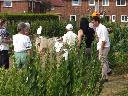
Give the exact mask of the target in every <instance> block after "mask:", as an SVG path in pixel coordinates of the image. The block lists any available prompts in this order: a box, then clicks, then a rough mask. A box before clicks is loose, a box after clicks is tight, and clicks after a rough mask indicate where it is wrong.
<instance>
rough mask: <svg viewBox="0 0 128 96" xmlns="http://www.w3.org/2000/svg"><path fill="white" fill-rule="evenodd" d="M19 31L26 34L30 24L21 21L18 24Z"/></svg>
mask: <svg viewBox="0 0 128 96" xmlns="http://www.w3.org/2000/svg"><path fill="white" fill-rule="evenodd" d="M17 31H18V32H20V33H22V34H25V33H26V32H28V31H29V28H28V26H27V25H26V24H25V23H24V22H20V23H19V24H18V25H17Z"/></svg>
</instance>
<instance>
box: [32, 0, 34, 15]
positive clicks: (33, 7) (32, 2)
mask: <svg viewBox="0 0 128 96" xmlns="http://www.w3.org/2000/svg"><path fill="white" fill-rule="evenodd" d="M33 12H34V0H32V13H33Z"/></svg>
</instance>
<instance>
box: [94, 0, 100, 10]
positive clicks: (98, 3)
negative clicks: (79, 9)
mask: <svg viewBox="0 0 128 96" xmlns="http://www.w3.org/2000/svg"><path fill="white" fill-rule="evenodd" d="M99 5H100V2H99V0H98V1H97V2H96V4H95V12H99Z"/></svg>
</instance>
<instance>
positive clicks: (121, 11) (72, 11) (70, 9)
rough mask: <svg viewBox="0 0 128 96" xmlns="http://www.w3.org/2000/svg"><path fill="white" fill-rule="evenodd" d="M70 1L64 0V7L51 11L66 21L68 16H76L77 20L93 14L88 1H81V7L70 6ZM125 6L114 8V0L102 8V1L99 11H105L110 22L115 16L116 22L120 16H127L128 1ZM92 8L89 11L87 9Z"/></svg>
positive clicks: (119, 19)
mask: <svg viewBox="0 0 128 96" xmlns="http://www.w3.org/2000/svg"><path fill="white" fill-rule="evenodd" d="M71 1H72V0H64V6H63V7H62V6H61V7H55V9H54V10H53V11H52V12H54V13H60V14H61V16H62V18H64V19H68V20H69V18H70V15H76V18H77V20H79V19H80V18H81V17H82V16H85V15H89V14H92V13H93V12H94V6H89V4H88V0H81V1H82V3H81V6H72V2H71ZM126 2H127V3H126V5H127V6H116V2H115V1H114V0H112V1H110V2H109V6H102V1H100V11H101V10H105V12H106V15H109V16H110V20H111V17H112V15H116V21H121V15H127V16H128V12H127V10H128V1H126ZM90 8H92V9H91V10H90V11H88V9H90Z"/></svg>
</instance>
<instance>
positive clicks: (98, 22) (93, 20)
mask: <svg viewBox="0 0 128 96" xmlns="http://www.w3.org/2000/svg"><path fill="white" fill-rule="evenodd" d="M92 23H93V26H94V27H98V26H99V24H100V18H99V17H98V16H94V17H92Z"/></svg>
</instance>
